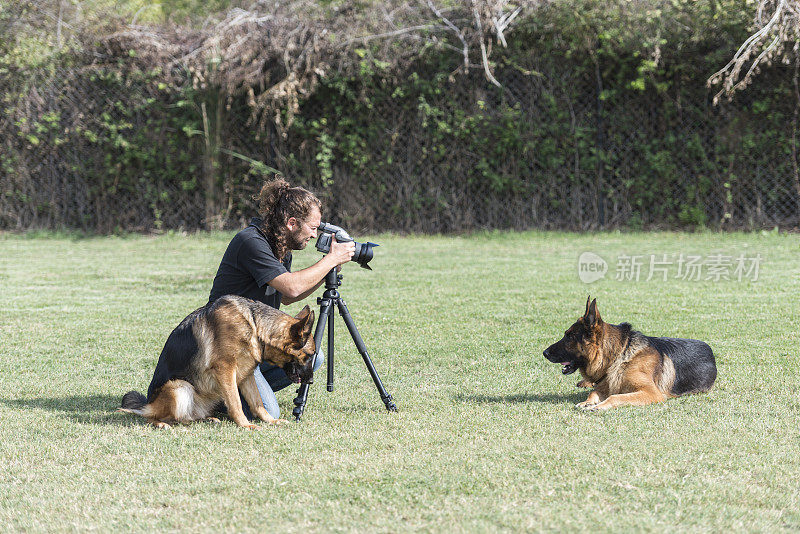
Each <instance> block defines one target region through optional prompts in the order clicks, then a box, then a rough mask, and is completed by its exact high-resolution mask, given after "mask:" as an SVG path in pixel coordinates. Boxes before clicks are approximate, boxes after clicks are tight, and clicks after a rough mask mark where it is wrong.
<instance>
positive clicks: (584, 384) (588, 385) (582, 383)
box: [575, 378, 594, 388]
mask: <svg viewBox="0 0 800 534" xmlns="http://www.w3.org/2000/svg"><path fill="white" fill-rule="evenodd" d="M575 387H576V388H593V387H594V382H592V381H591V380H586V379H585V378H584V379H583V380H581V381H580V382H578V383H577V384H575Z"/></svg>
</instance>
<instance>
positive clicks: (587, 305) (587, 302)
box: [583, 295, 592, 317]
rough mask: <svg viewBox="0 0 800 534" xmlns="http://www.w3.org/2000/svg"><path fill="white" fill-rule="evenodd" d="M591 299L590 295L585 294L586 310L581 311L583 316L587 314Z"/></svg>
mask: <svg viewBox="0 0 800 534" xmlns="http://www.w3.org/2000/svg"><path fill="white" fill-rule="evenodd" d="M591 299H592V297H591V296H590V295H586V311H584V312H583V316H584V317H586V316H587V315H588V314H589V301H590V300H591Z"/></svg>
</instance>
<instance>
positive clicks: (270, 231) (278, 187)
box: [253, 178, 322, 261]
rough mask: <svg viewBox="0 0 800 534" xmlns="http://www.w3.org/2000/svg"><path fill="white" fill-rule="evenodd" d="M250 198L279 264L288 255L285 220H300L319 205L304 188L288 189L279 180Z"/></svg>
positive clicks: (267, 183) (285, 183)
mask: <svg viewBox="0 0 800 534" xmlns="http://www.w3.org/2000/svg"><path fill="white" fill-rule="evenodd" d="M253 198H254V200H256V201H257V202H258V210H259V214H260V215H261V231H262V232H264V235H266V236H267V241H268V242H269V245H270V246H271V247H272V250H273V252H275V256H276V257H277V258H278V259H279V260H281V261H283V258H284V257H285V256H286V253H287V252H289V245H288V242H287V239H286V231H285V225H286V221H288V220H289V219H290V218H291V217H294V218H295V219H299V220H303V219H305V218H306V217H308V216H309V214H310V213H311V210H313V209H314V208H317V209H318V210H319V209H321V207H322V203H321V202H320V201H319V199H318V198H317V197H316V196H314V194H313V193H311V192H310V191H308V190H307V189H303V188H302V187H292V186H291V185H289V182H287V181H286V180H284V179H282V178H276V179H275V180H272V181H269V182H266V183H265V184H264V186H263V187H262V188H261V192H260V193H259V194H258V195H256V196H255V197H253Z"/></svg>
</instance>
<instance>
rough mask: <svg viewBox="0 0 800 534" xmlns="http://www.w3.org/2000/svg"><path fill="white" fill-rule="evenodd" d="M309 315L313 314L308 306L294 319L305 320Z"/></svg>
mask: <svg viewBox="0 0 800 534" xmlns="http://www.w3.org/2000/svg"><path fill="white" fill-rule="evenodd" d="M309 313H311V308H309V307H308V304H306V305H305V307H304V308H303V309H302V310H300V312H299V313H298V314H297V315H295V316H294V318H295V319H305V318H306V317H307V316H308V314H309Z"/></svg>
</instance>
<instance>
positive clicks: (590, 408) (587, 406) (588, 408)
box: [575, 401, 597, 411]
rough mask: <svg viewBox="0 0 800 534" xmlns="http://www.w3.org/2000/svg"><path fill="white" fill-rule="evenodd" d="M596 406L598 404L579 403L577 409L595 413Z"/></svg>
mask: <svg viewBox="0 0 800 534" xmlns="http://www.w3.org/2000/svg"><path fill="white" fill-rule="evenodd" d="M595 406H597V403H595V402H589V401H583V402H579V403H578V404H576V405H575V407H576V408H579V409H581V410H586V411H594V409H595Z"/></svg>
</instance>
